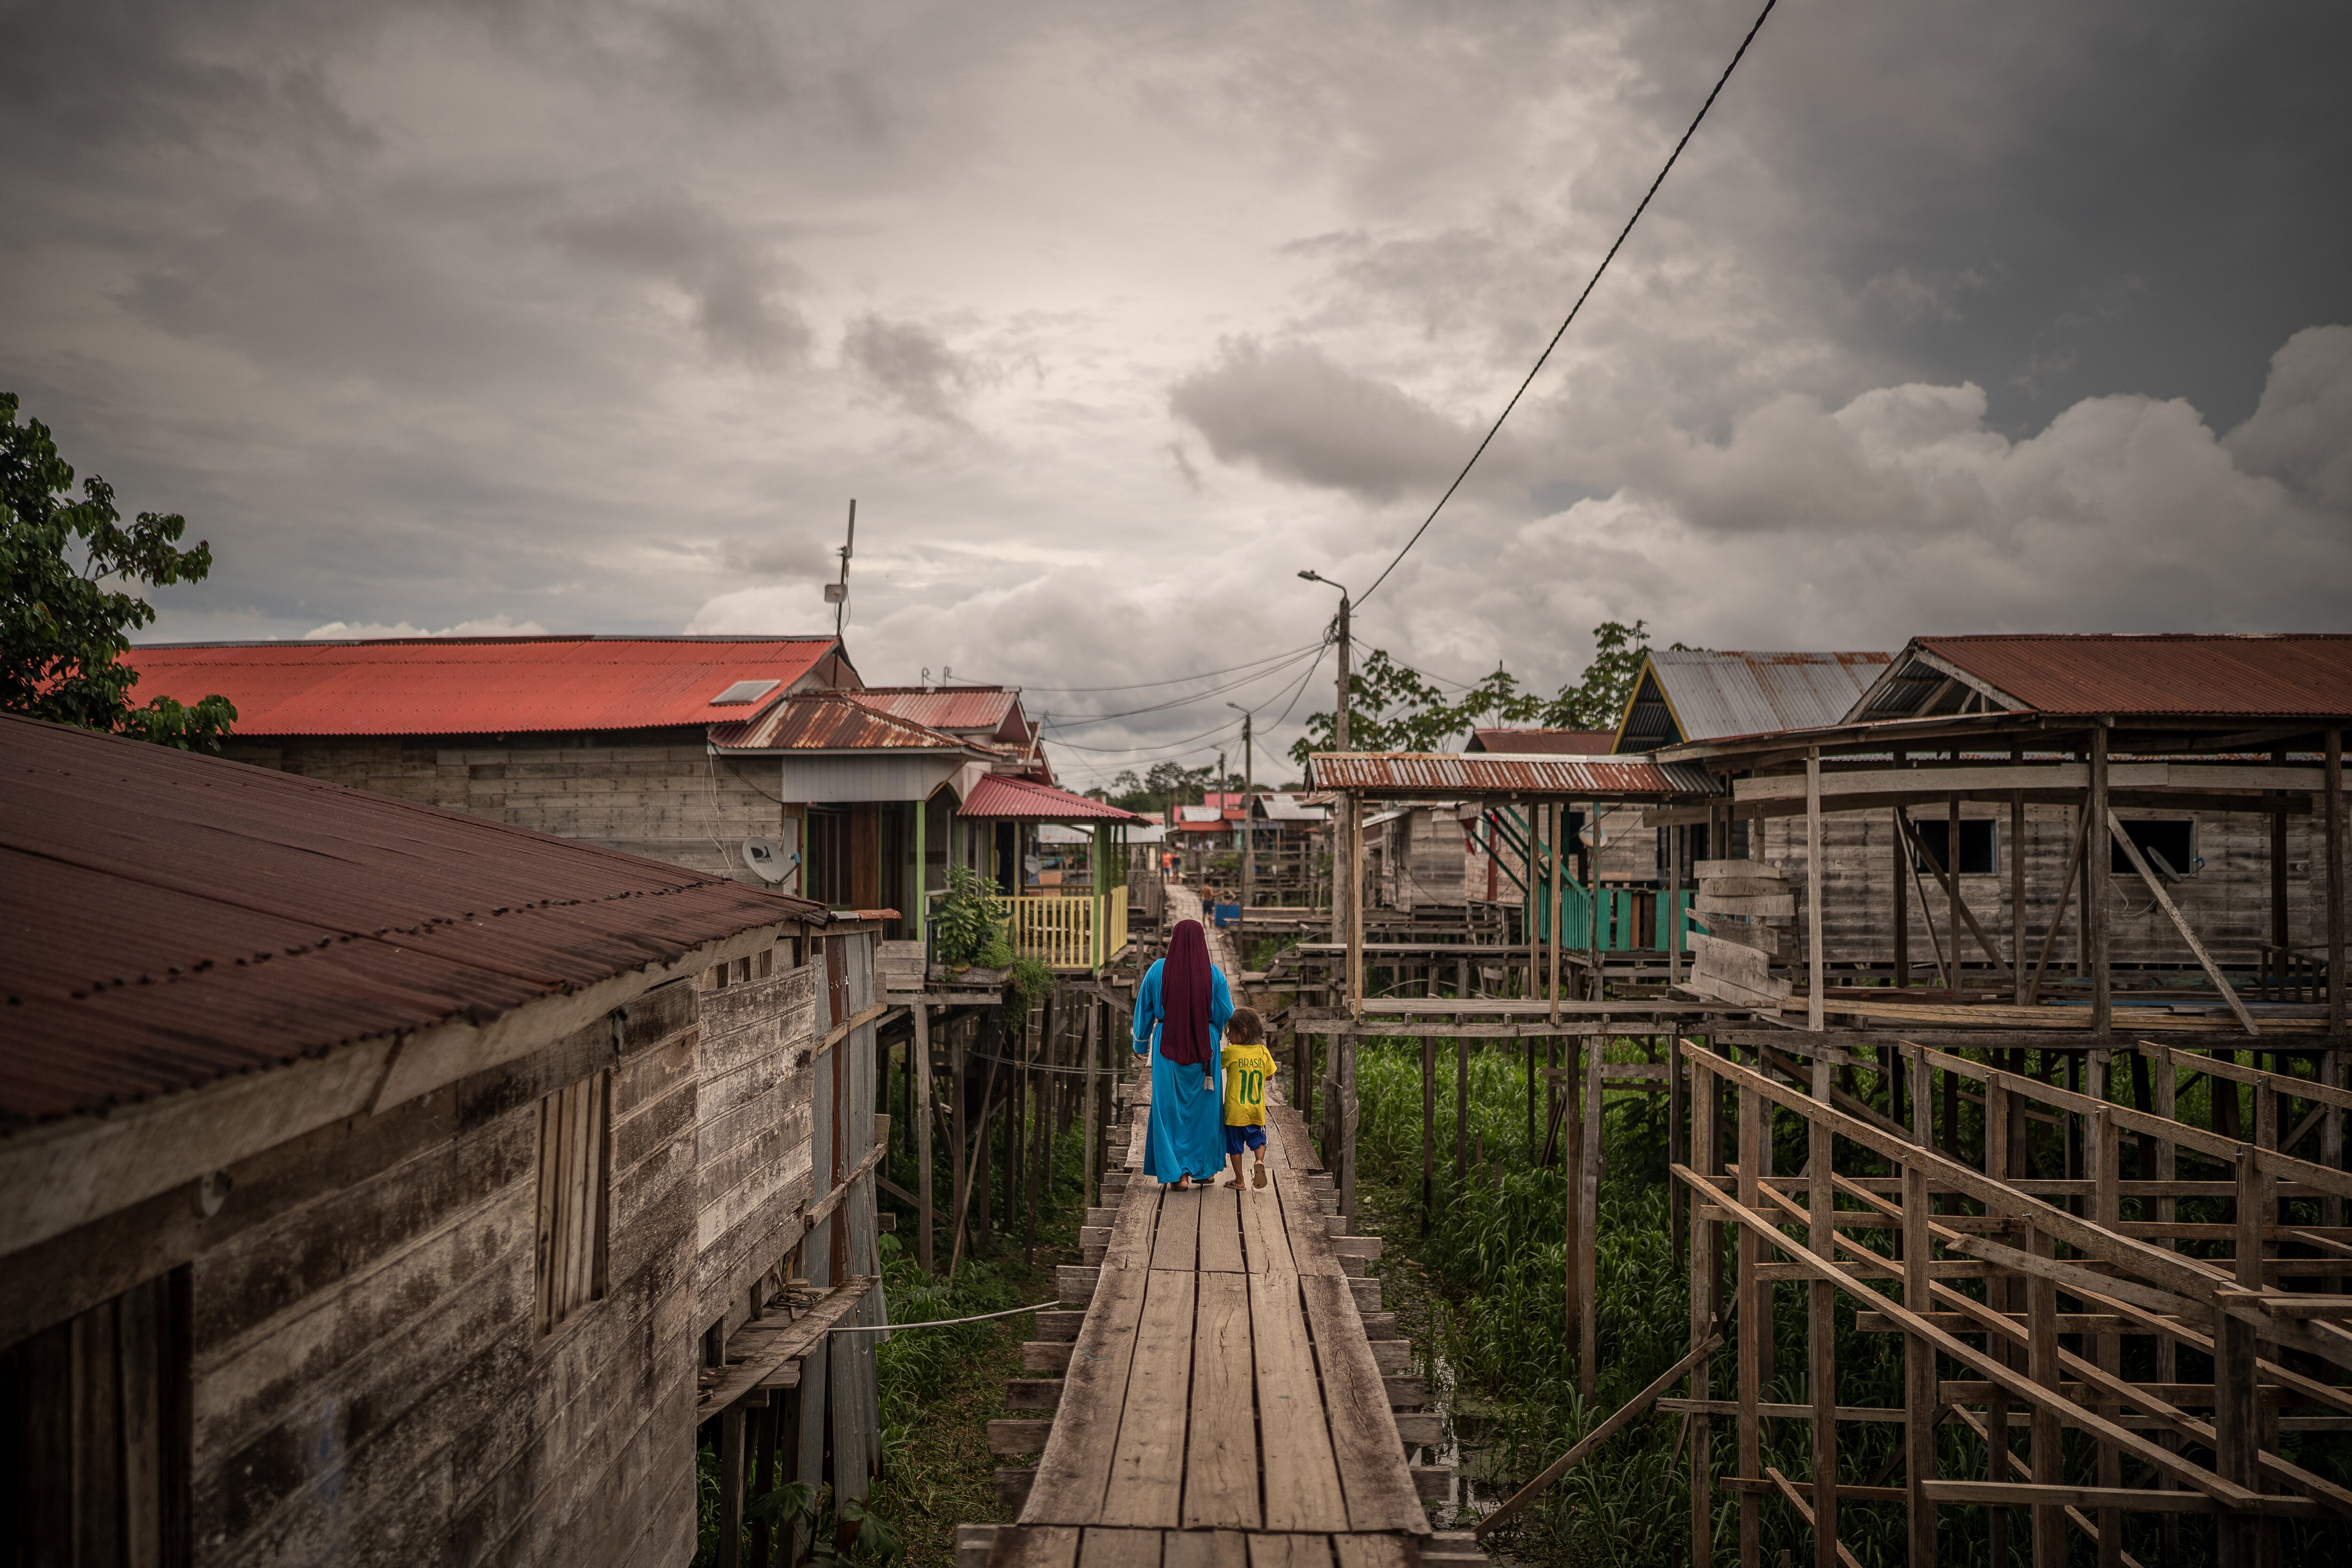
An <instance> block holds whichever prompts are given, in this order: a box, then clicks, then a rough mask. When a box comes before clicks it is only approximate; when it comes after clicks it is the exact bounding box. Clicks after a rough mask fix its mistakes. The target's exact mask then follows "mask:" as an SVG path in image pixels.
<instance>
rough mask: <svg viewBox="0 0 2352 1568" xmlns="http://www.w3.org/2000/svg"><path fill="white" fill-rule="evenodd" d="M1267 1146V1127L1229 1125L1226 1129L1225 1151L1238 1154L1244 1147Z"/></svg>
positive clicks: (1257, 1147) (1260, 1147)
mask: <svg viewBox="0 0 2352 1568" xmlns="http://www.w3.org/2000/svg"><path fill="white" fill-rule="evenodd" d="M1263 1148H1265V1128H1264V1127H1232V1126H1228V1127H1227V1128H1226V1129H1225V1152H1226V1153H1228V1154H1238V1153H1240V1152H1242V1151H1243V1150H1244V1149H1263Z"/></svg>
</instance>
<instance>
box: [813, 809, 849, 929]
mask: <svg viewBox="0 0 2352 1568" xmlns="http://www.w3.org/2000/svg"><path fill="white" fill-rule="evenodd" d="M807 875H808V882H807V886H808V896H809V897H810V898H812V899H814V900H816V901H817V902H818V903H820V904H823V905H824V906H825V907H826V908H828V909H835V910H840V909H846V908H848V907H849V814H848V813H847V812H844V811H822V810H819V809H817V808H816V807H814V806H812V807H810V808H809V814H808V867H807Z"/></svg>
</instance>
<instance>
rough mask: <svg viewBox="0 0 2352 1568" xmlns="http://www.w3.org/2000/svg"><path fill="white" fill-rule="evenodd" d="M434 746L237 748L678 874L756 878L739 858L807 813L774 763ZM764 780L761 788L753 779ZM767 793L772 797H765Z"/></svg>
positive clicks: (553, 743)
mask: <svg viewBox="0 0 2352 1568" xmlns="http://www.w3.org/2000/svg"><path fill="white" fill-rule="evenodd" d="M564 739H566V738H565V737H550V739H549V742H548V743H546V744H540V745H526V744H517V745H511V746H490V747H464V748H459V747H447V748H441V747H433V746H409V745H403V744H402V743H401V742H399V741H397V740H388V741H386V740H372V741H294V742H287V743H284V744H278V745H271V744H266V743H262V742H231V743H230V744H229V745H228V747H227V748H226V750H227V753H228V755H230V756H232V757H234V758H236V760H237V761H239V762H247V763H257V764H259V765H261V766H263V767H269V768H276V769H278V770H279V771H280V772H283V773H300V774H302V775H303V776H304V777H306V778H316V779H327V780H331V781H332V782H333V783H336V784H349V785H351V786H352V787H353V788H356V789H365V790H372V791H373V792H375V793H376V794H378V795H396V796H398V797H399V798H401V799H403V800H414V801H419V802H422V803H424V804H425V805H439V806H446V807H448V808H449V809H451V810H453V811H464V812H470V813H471V814H473V815H474V816H487V817H489V818H491V819H492V820H494V821H498V822H505V823H510V824H512V825H513V826H517V827H528V828H531V829H533V830H535V831H537V832H541V833H552V834H554V835H556V836H557V837H563V838H576V839H579V840H581V841H582V842H583V843H588V844H597V845H602V846H603V847H605V848H608V849H620V850H625V851H626V852H628V853H629V854H632V855H644V856H647V857H650V858H653V859H656V860H667V861H668V862H669V863H670V864H672V865H674V866H685V867H688V868H691V869H693V870H697V871H710V872H716V873H720V874H724V875H728V876H731V877H734V878H736V879H740V880H750V879H751V871H750V869H749V868H747V867H745V866H744V865H743V863H742V859H741V858H740V856H739V855H738V854H737V853H736V847H737V846H738V845H740V843H741V842H742V841H743V840H744V839H746V838H750V837H766V838H771V839H773V838H776V837H778V836H779V835H780V834H781V833H782V831H783V821H784V818H785V817H786V816H788V815H790V816H797V815H798V812H797V810H796V809H789V808H787V807H785V806H782V805H778V804H777V802H776V799H775V795H776V781H775V766H774V763H773V760H772V759H771V760H770V761H768V762H767V763H756V762H751V761H733V762H730V761H726V760H722V759H716V758H713V757H712V756H711V755H710V754H709V750H708V749H707V748H706V746H705V745H704V743H703V742H702V741H701V740H700V739H699V738H696V739H694V740H692V741H690V742H679V743H677V744H673V745H644V746H588V745H581V744H579V743H577V742H578V740H579V738H578V737H570V738H569V739H570V740H571V741H572V743H570V744H563V743H560V742H562V741H563V740H564ZM753 779H757V780H758V781H759V783H758V785H757V786H755V785H754V784H752V783H751V780H753ZM763 791H764V793H763Z"/></svg>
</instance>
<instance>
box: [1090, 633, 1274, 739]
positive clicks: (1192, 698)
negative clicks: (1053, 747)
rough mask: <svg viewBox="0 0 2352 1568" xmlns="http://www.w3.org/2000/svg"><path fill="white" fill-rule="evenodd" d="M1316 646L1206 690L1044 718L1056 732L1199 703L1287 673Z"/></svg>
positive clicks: (1188, 706) (1189, 706)
mask: <svg viewBox="0 0 2352 1568" xmlns="http://www.w3.org/2000/svg"><path fill="white" fill-rule="evenodd" d="M1314 647H1315V645H1313V644H1309V645H1308V646H1307V647H1305V648H1302V649H1299V650H1297V655H1296V657H1295V658H1290V659H1288V660H1286V661H1285V662H1284V663H1281V664H1277V665H1275V666H1273V667H1271V668H1266V669H1261V670H1259V671H1257V672H1256V673H1255V674H1254V675H1245V676H1244V677H1242V678H1241V679H1239V680H1231V681H1227V682H1226V683H1225V684H1224V685H1223V686H1218V687H1213V688H1211V689H1209V690H1207V691H1196V692H1193V693H1192V694H1190V695H1188V696H1184V697H1171V698H1170V699H1169V700H1167V701H1165V702H1155V703H1153V704H1151V705H1150V706H1149V707H1146V708H1129V709H1126V710H1122V711H1120V712H1117V713H1088V714H1084V715H1081V716H1080V717H1078V718H1076V719H1061V720H1056V719H1055V718H1053V717H1052V716H1051V715H1050V714H1048V715H1045V716H1044V720H1043V721H1044V722H1045V724H1046V725H1047V726H1048V727H1050V728H1051V729H1053V730H1055V731H1056V732H1059V731H1064V730H1075V729H1080V728H1083V727H1085V726H1086V725H1088V724H1107V723H1109V722H1110V721H1112V720H1114V719H1132V718H1134V717H1136V716H1137V715H1139V714H1143V713H1164V712H1166V711H1168V710H1170V709H1174V708H1191V707H1194V706H1197V705H1198V704H1200V703H1202V702H1206V701H1208V700H1210V699H1212V698H1216V697H1223V695H1224V694H1225V693H1226V692H1228V691H1239V690H1240V689H1242V688H1243V687H1244V686H1255V685H1256V684H1257V683H1258V682H1259V681H1261V680H1265V679H1268V678H1269V677H1272V676H1277V675H1285V674H1287V673H1288V672H1289V670H1290V668H1291V667H1292V666H1293V665H1295V664H1297V662H1298V661H1299V660H1300V659H1303V658H1306V657H1307V654H1308V653H1310V652H1313V651H1314Z"/></svg>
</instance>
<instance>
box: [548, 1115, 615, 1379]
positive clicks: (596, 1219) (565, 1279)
mask: <svg viewBox="0 0 2352 1568" xmlns="http://www.w3.org/2000/svg"><path fill="white" fill-rule="evenodd" d="M611 1094H612V1075H611V1074H610V1073H607V1072H594V1073H591V1074H589V1075H588V1076H587V1077H586V1078H583V1079H581V1080H580V1081H579V1082H578V1083H575V1084H573V1085H572V1086H571V1087H570V1088H568V1089H557V1090H556V1091H555V1092H554V1093H553V1094H551V1095H549V1096H548V1097H547V1098H546V1099H544V1100H541V1101H540V1102H539V1289H538V1300H537V1318H538V1323H539V1331H540V1332H541V1333H542V1334H548V1333H552V1332H554V1331H555V1330H557V1329H559V1328H561V1327H562V1326H563V1324H564V1323H566V1322H567V1321H570V1320H571V1319H572V1317H573V1316H574V1315H575V1314H577V1313H578V1312H579V1311H580V1310H581V1309H582V1308H583V1307H585V1306H586V1305H587V1304H588V1303H589V1302H591V1301H593V1300H596V1299H597V1298H598V1297H600V1296H602V1295H603V1294H604V1218H605V1212H604V1211H605V1203H604V1169H605V1159H606V1155H605V1148H606V1145H607V1143H608V1142H610V1136H609V1135H610V1133H611V1130H612V1119H611Z"/></svg>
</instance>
